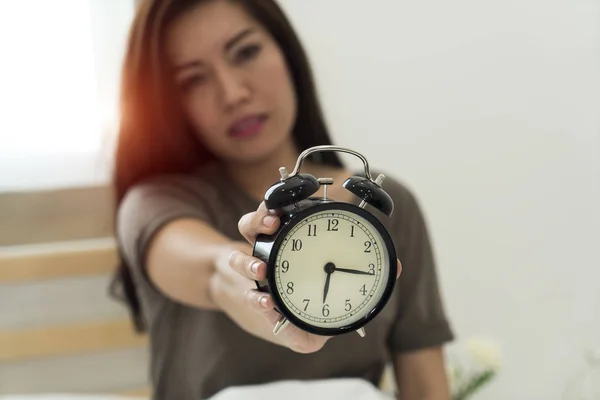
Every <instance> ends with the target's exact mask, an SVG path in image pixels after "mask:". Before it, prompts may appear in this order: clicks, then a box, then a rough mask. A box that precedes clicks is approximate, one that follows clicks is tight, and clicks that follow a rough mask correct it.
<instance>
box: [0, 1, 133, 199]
mask: <svg viewBox="0 0 600 400" xmlns="http://www.w3.org/2000/svg"><path fill="white" fill-rule="evenodd" d="M133 7H134V4H133V1H131V2H128V1H106V0H87V1H86V0H53V1H51V2H50V1H47V0H35V1H10V2H0V48H2V57H1V61H0V88H1V90H0V190H23V189H32V188H34V189H38V188H42V187H60V186H66V185H68V186H72V185H86V184H91V183H97V182H101V181H103V180H105V179H106V176H107V172H108V168H109V164H110V163H109V161H110V160H109V159H108V158H107V157H108V156H110V153H111V151H112V149H111V139H112V138H113V136H114V135H113V133H114V127H115V123H116V119H117V111H116V110H117V101H118V84H119V76H120V67H121V65H120V64H121V60H122V54H123V49H124V44H125V40H126V37H127V30H128V27H129V23H130V20H131V18H132V14H133Z"/></svg>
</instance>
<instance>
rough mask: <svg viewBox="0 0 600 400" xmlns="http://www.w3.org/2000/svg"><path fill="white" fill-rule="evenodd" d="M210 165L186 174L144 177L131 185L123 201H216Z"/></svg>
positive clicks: (215, 189) (215, 181)
mask: <svg viewBox="0 0 600 400" xmlns="http://www.w3.org/2000/svg"><path fill="white" fill-rule="evenodd" d="M213 171H214V168H213V166H212V165H206V166H202V167H199V168H197V169H195V170H192V171H188V172H172V173H160V174H155V175H152V176H150V177H146V178H145V179H143V180H140V181H139V182H137V183H136V184H135V185H133V186H132V187H131V188H130V189H129V190H128V191H127V193H126V195H125V198H124V201H140V200H143V199H149V198H156V197H161V198H165V199H166V198H172V199H174V200H181V201H184V200H189V199H194V200H197V201H218V199H217V197H218V196H217V191H218V190H217V182H218V180H215V179H214V176H213Z"/></svg>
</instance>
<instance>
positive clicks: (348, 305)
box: [346, 299, 352, 311]
mask: <svg viewBox="0 0 600 400" xmlns="http://www.w3.org/2000/svg"><path fill="white" fill-rule="evenodd" d="M350 310H352V304H350V299H346V311H350Z"/></svg>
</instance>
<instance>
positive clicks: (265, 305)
mask: <svg viewBox="0 0 600 400" xmlns="http://www.w3.org/2000/svg"><path fill="white" fill-rule="evenodd" d="M244 301H245V303H246V305H247V306H248V307H250V308H252V309H254V310H256V311H258V312H260V313H266V312H268V311H271V310H273V309H274V308H275V303H274V302H273V298H272V297H271V296H270V295H269V294H268V293H263V292H259V291H258V290H256V289H248V290H247V291H246V294H245V295H244Z"/></svg>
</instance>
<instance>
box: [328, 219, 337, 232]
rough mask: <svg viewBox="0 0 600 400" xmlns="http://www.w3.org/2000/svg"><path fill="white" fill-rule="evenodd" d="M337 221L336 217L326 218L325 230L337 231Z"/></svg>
mask: <svg viewBox="0 0 600 400" xmlns="http://www.w3.org/2000/svg"><path fill="white" fill-rule="evenodd" d="M339 223H340V221H338V220H337V219H328V220H327V230H328V231H337V230H338V224H339Z"/></svg>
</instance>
